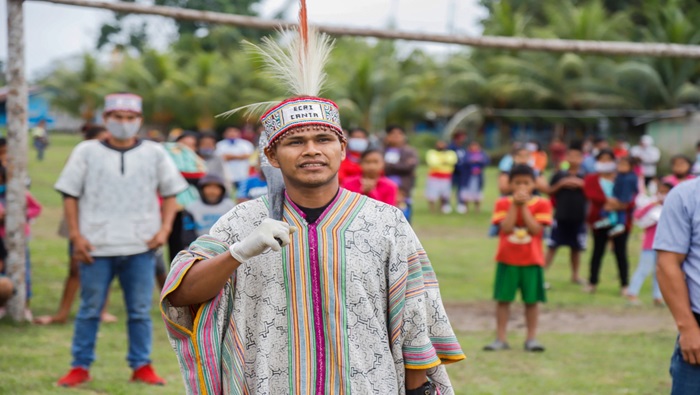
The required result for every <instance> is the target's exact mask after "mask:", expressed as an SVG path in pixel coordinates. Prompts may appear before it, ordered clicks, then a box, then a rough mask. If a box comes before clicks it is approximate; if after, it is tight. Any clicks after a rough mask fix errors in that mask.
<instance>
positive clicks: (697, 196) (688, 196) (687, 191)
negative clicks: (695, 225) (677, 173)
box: [669, 177, 700, 205]
mask: <svg viewBox="0 0 700 395" xmlns="http://www.w3.org/2000/svg"><path fill="white" fill-rule="evenodd" d="M674 196H677V197H678V198H680V200H681V201H683V202H688V203H692V204H694V205H700V177H697V178H693V179H692V180H688V181H683V182H681V183H680V184H678V185H676V186H675V187H673V189H672V190H671V192H669V198H672V197H674Z"/></svg>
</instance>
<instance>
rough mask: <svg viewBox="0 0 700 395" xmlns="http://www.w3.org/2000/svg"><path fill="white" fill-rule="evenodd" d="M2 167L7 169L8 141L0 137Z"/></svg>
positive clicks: (0, 164) (0, 163) (0, 161)
mask: <svg viewBox="0 0 700 395" xmlns="http://www.w3.org/2000/svg"><path fill="white" fill-rule="evenodd" d="M0 166H2V167H5V168H6V167H7V139H6V138H4V137H0Z"/></svg>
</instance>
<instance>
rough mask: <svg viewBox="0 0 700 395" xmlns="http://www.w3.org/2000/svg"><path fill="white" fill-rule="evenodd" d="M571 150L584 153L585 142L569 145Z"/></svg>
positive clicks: (578, 141)
mask: <svg viewBox="0 0 700 395" xmlns="http://www.w3.org/2000/svg"><path fill="white" fill-rule="evenodd" d="M569 150H570V151H579V152H583V141H581V140H574V141H572V142H571V143H569Z"/></svg>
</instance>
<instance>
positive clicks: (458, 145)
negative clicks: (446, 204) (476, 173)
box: [447, 130, 468, 214]
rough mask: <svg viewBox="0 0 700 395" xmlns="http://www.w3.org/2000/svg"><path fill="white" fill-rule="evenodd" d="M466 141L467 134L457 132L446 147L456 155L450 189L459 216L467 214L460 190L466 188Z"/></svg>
mask: <svg viewBox="0 0 700 395" xmlns="http://www.w3.org/2000/svg"><path fill="white" fill-rule="evenodd" d="M466 141H467V132H466V131H465V130H457V131H455V132H454V134H453V135H452V140H451V141H450V144H449V145H448V146H447V148H448V149H451V150H452V151H454V152H455V153H456V154H457V164H456V165H455V171H454V173H452V188H453V189H454V190H455V193H456V197H457V212H458V213H459V214H466V213H467V205H466V203H465V201H464V200H463V199H462V193H461V191H462V189H463V188H466V186H467V185H466V182H467V178H468V177H467V175H468V169H467V150H466V149H465V143H466Z"/></svg>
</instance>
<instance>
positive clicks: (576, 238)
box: [546, 142, 587, 284]
mask: <svg viewBox="0 0 700 395" xmlns="http://www.w3.org/2000/svg"><path fill="white" fill-rule="evenodd" d="M565 160H566V161H567V163H568V164H569V166H568V168H567V169H566V170H560V171H558V172H557V173H555V174H554V176H552V179H551V181H550V182H549V184H550V188H549V191H548V194H549V196H550V199H551V201H552V204H553V206H554V222H553V224H552V232H551V233H550V236H549V240H547V245H548V247H549V249H548V251H547V257H546V268H549V267H551V265H552V262H553V261H554V257H555V255H556V253H557V249H559V247H569V250H570V253H569V257H570V258H569V259H570V262H571V282H573V283H576V284H581V283H582V280H581V277H580V276H579V268H580V266H581V252H582V251H583V250H585V249H586V207H587V201H586V195H585V193H584V192H583V170H582V169H581V163H582V162H583V146H582V144H581V143H580V142H574V143H572V144H571V145H570V146H569V149H568V150H567V152H566V158H565Z"/></svg>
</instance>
